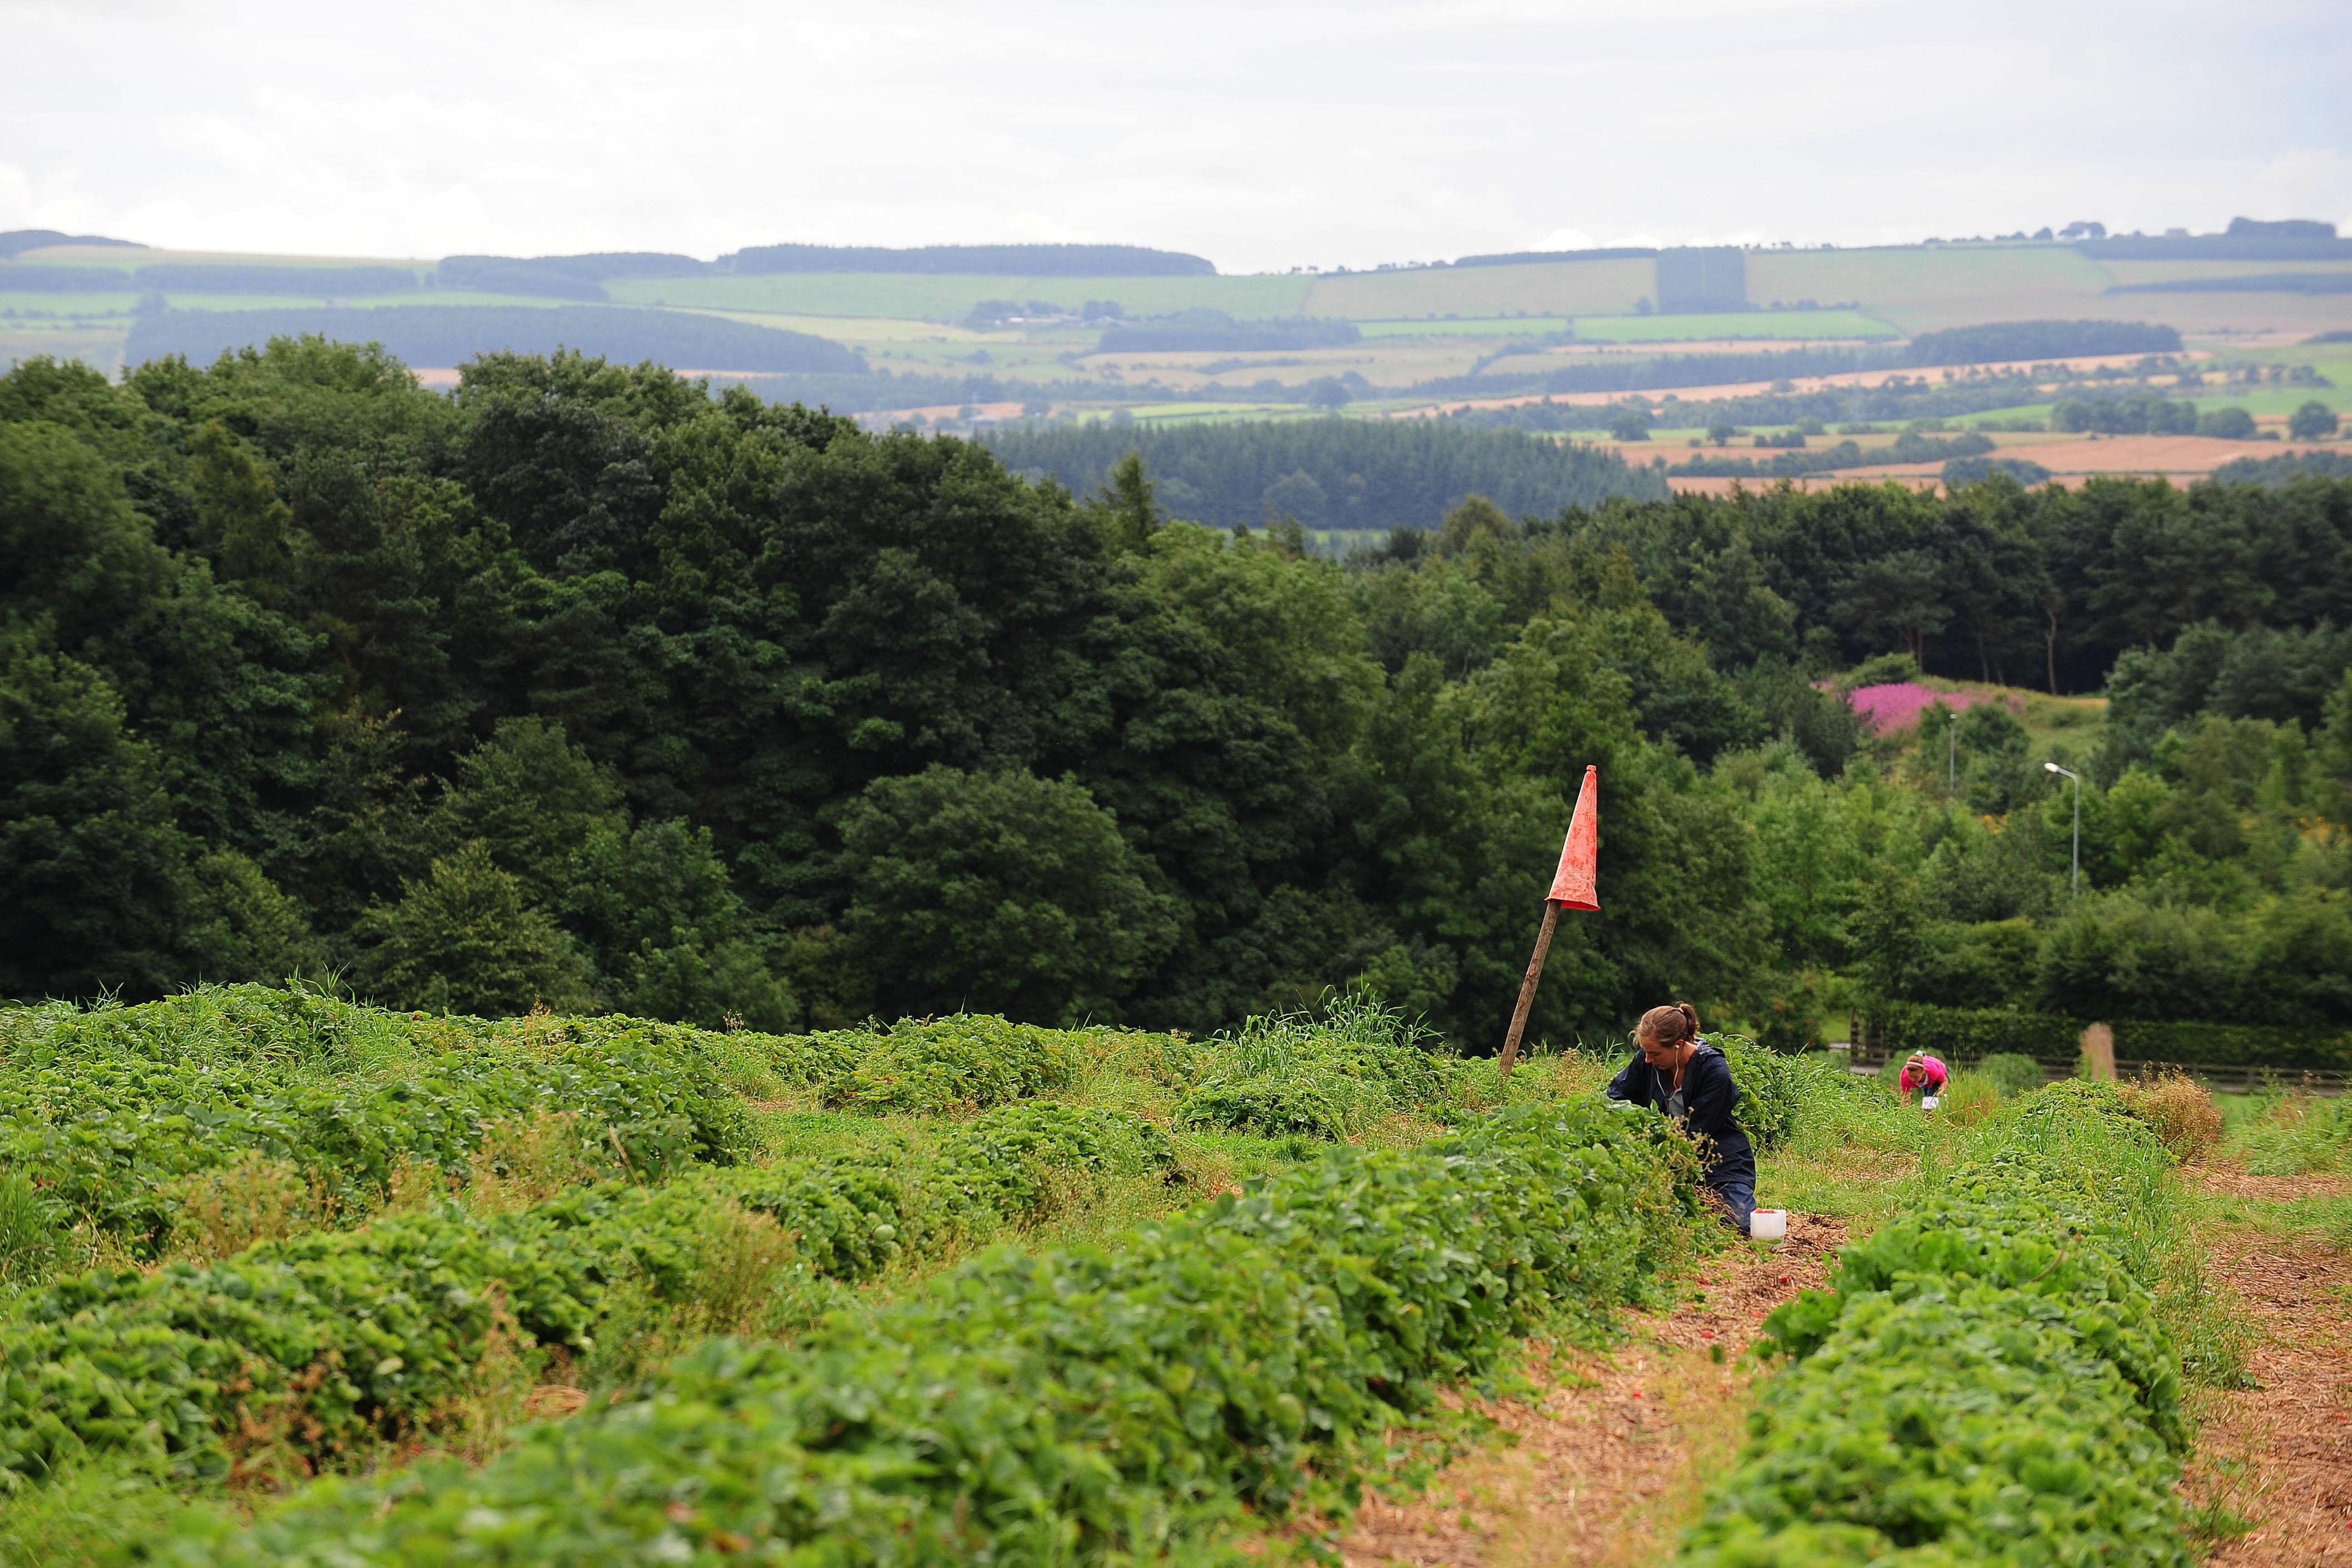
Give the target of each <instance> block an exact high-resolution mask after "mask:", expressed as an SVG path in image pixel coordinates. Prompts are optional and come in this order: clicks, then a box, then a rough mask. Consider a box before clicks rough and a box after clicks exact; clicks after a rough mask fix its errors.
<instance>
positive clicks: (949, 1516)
mask: <svg viewBox="0 0 2352 1568" xmlns="http://www.w3.org/2000/svg"><path fill="white" fill-rule="evenodd" d="M1695 1168H1696V1158H1695V1155H1694V1154H1693V1152H1692V1150H1691V1147H1690V1145H1688V1144H1687V1143H1686V1142H1685V1141H1684V1140H1683V1139H1681V1138H1680V1137H1679V1136H1678V1135H1677V1134H1673V1133H1672V1132H1671V1131H1670V1130H1668V1129H1667V1128H1666V1126H1665V1124H1664V1122H1663V1121H1662V1120H1661V1119H1659V1118H1657V1117H1654V1116H1640V1117H1628V1116H1620V1115H1612V1114H1611V1113H1609V1112H1608V1111H1606V1110H1605V1109H1602V1108H1601V1107H1600V1106H1598V1105H1595V1104H1592V1103H1584V1102H1579V1103H1549V1104H1526V1105H1515V1106H1511V1107H1508V1108H1507V1109H1505V1110H1502V1111H1500V1112H1497V1113H1494V1114H1493V1115H1492V1116H1491V1117H1488V1118H1486V1119H1485V1120H1483V1121H1481V1122H1479V1123H1477V1124H1474V1125H1473V1126H1471V1127H1469V1128H1468V1129H1467V1130H1465V1132H1463V1133H1461V1134H1458V1135H1456V1136H1454V1137H1450V1138H1447V1139H1445V1140H1443V1141H1441V1142H1438V1143H1434V1144H1431V1145H1423V1146H1421V1147H1418V1148H1413V1149H1408V1150H1385V1151H1366V1150H1363V1149H1360V1148H1356V1147H1346V1146H1343V1147H1340V1148H1336V1149H1334V1150H1332V1151H1331V1152H1330V1153H1329V1154H1328V1155H1324V1156H1322V1157H1321V1158H1319V1159H1318V1160H1317V1161H1315V1162H1314V1163H1312V1164H1309V1165H1307V1166H1301V1167H1298V1168H1297V1169H1295V1170H1292V1171H1289V1172H1286V1173H1283V1174H1281V1175H1278V1176H1273V1177H1270V1178H1265V1179H1263V1180H1260V1181H1256V1182H1254V1183H1253V1184H1252V1185H1251V1186H1250V1187H1249V1188H1248V1189H1247V1190H1246V1191H1244V1192H1242V1193H1240V1194H1238V1195H1235V1194H1228V1195H1226V1196H1223V1197H1220V1198H1218V1199H1216V1200H1215V1201H1214V1202H1213V1203H1211V1204H1209V1205H1207V1206H1205V1207H1201V1208H1198V1209H1195V1210H1193V1211H1191V1212H1190V1213H1187V1214H1185V1215H1183V1216H1181V1217H1179V1218H1175V1219H1172V1220H1170V1221H1167V1222H1163V1223H1160V1224H1155V1225H1148V1226H1145V1227H1142V1228H1139V1229H1138V1230H1136V1231H1134V1232H1132V1233H1130V1234H1129V1235H1128V1236H1127V1237H1125V1238H1123V1239H1121V1241H1120V1242H1119V1244H1118V1245H1117V1246H1115V1247H1111V1248H1097V1247H1077V1248H1072V1249H1064V1250H1051V1251H1045V1252H1029V1251H1023V1250H1019V1249H998V1250H996V1251H993V1252H992V1253H989V1254H985V1255H983V1256H982V1257H981V1258H979V1259H977V1260H973V1261H972V1262H971V1263H969V1264H967V1265H964V1266H962V1267H961V1268H959V1269H957V1270H952V1271H950V1273H949V1274H948V1275H946V1276H943V1277H942V1278H941V1279H940V1280H939V1281H935V1282H934V1284H933V1285H932V1286H931V1287H930V1288H928V1289H926V1290H924V1291H920V1292H919V1293H918V1294H917V1295H916V1296H914V1297H913V1298H911V1299H909V1300H908V1301H904V1302H901V1303H898V1304H897V1305H893V1306H889V1307H884V1308H878V1309H875V1310H872V1311H869V1312H863V1313H858V1314H854V1315H848V1316H844V1317H840V1318H836V1319H835V1320H833V1321H832V1322H830V1324H829V1325H828V1326H827V1327H826V1328H825V1329H824V1331H823V1332H821V1333H818V1334H817V1335H815V1336H814V1337H813V1338H812V1339H811V1340H810V1341H808V1342H806V1343H803V1344H801V1345H798V1346H795V1347H793V1348H789V1349H785V1348H779V1347H774V1346H750V1345H745V1344H742V1343H736V1342H732V1341H726V1340H719V1341H714V1342H711V1343H709V1344H707V1345H705V1346H704V1347H702V1348H701V1349H700V1350H699V1351H698V1352H697V1353H695V1354H693V1355H691V1356H690V1357H688V1359H687V1360H686V1361H685V1362H683V1363H682V1364H679V1365H677V1366H676V1367H674V1368H673V1369H672V1370H671V1371H670V1372H669V1373H668V1374H667V1375H665V1376H664V1377H662V1378H661V1379H659V1380H657V1381H656V1384H655V1385H653V1386H652V1387H651V1389H650V1390H649V1391H648V1392H647V1394H646V1396H644V1397H642V1398H639V1399H636V1400H634V1401H632V1402H629V1403H627V1404H624V1405H620V1406H614V1407H611V1408H608V1409H605V1410H602V1411H598V1412H595V1413H593V1414H590V1415H587V1416H582V1417H579V1418H575V1419H573V1420H570V1421H565V1422H560V1423H553V1424H550V1425H546V1426H542V1427H537V1428H534V1429H532V1430H530V1432H528V1433H527V1434H526V1435H525V1436H524V1437H523V1438H522V1440H521V1441H520V1443H518V1444H517V1445H516V1446H515V1447H513V1448H510V1449H509V1450H508V1451H506V1452H505V1453H503V1454H501V1455H500V1456H499V1457H498V1458H495V1459H493V1460H492V1461H491V1462H490V1463H489V1464H488V1465H487V1466H484V1467H480V1468H471V1467H467V1466H465V1465H463V1464H459V1463H456V1462H446V1463H436V1464H431V1465H426V1466H422V1467H418V1468H416V1469H413V1470H410V1471H408V1472H406V1473H404V1474H402V1475H399V1476H396V1477H392V1478H388V1479H382V1480H376V1481H369V1482H359V1481H328V1482H323V1483H320V1485H318V1486H317V1487H314V1488H313V1489H311V1490H309V1491H308V1492H306V1493H304V1494H301V1495H299V1496H298V1497H297V1498H296V1499H295V1500H292V1501H291V1502H290V1503H289V1504H288V1505H286V1506H284V1507H282V1508H280V1509H279V1510H278V1511H274V1512H271V1513H269V1514H267V1515H265V1516H263V1517H262V1518H261V1519H260V1520H259V1521H257V1522H256V1523H255V1524H254V1525H252V1526H251V1527H250V1528H236V1527H233V1526H232V1525H230V1524H229V1523H228V1522H227V1521H221V1520H219V1519H217V1518H215V1517H213V1516H210V1515H192V1516H190V1517H189V1518H188V1519H187V1520H185V1521H184V1522H183V1524H182V1525H181V1527H180V1528H179V1530H178V1531H177V1534H176V1537H175V1539H173V1540H172V1541H171V1542H166V1543H162V1544H161V1545H160V1546H159V1547H158V1548H157V1549H158V1550H160V1551H162V1552H165V1553H166V1554H167V1555H168V1556H169V1557H170V1558H171V1560H173V1561H174V1562H178V1563H186V1564H195V1563H224V1564H226V1563H320V1564H324V1563H336V1564H339V1565H344V1568H349V1565H352V1564H359V1563H459V1562H463V1563H482V1564H489V1563H508V1564H518V1565H520V1564H540V1563H549V1564H552V1563H589V1562H647V1563H652V1562H661V1563H685V1562H693V1561H707V1562H718V1561H721V1560H728V1561H754V1562H763V1563H826V1564H842V1565H846V1564H858V1563H877V1564H878V1563H893V1564H918V1563H923V1564H929V1563H938V1564H947V1563H958V1564H961V1563H975V1562H978V1563H991V1562H993V1563H1013V1562H1021V1563H1077V1562H1108V1561H1130V1560H1136V1559H1139V1558H1143V1557H1155V1558H1156V1557H1161V1556H1167V1555H1171V1554H1182V1553H1187V1552H1190V1551H1191V1550H1192V1548H1194V1547H1196V1546H1199V1545H1201V1544H1202V1543H1203V1542H1205V1541H1207V1540H1209V1539H1211V1538H1213V1534H1214V1532H1215V1531H1216V1529H1217V1527H1218V1525H1219V1523H1220V1521H1230V1520H1232V1519H1233V1518H1234V1517H1235V1516H1236V1515H1237V1514H1238V1513H1239V1512H1240V1511H1242V1510H1244V1508H1246V1509H1250V1510H1254V1511H1265V1512H1277V1513H1278V1512H1283V1511H1290V1510H1295V1509H1297V1508H1299V1507H1301V1506H1307V1507H1314V1508H1320V1509H1327V1510H1329V1511H1333V1512H1334V1513H1337V1514H1344V1513H1345V1512H1346V1511H1347V1510H1348V1508H1349V1506H1350V1504H1351V1502H1352V1500H1353V1499H1354V1497H1355V1495H1356V1488H1357V1485H1358V1482H1359V1479H1360V1476H1361V1474H1362V1472H1363V1470H1364V1469H1365V1467H1366V1466H1367V1465H1368V1464H1369V1463H1370V1462H1374V1461H1376V1460H1377V1459H1378V1458H1380V1456H1381V1434H1382V1433H1383V1431H1384V1430H1385V1429H1386V1428H1387V1427H1389V1426H1390V1425H1391V1423H1392V1422H1393V1421H1395V1420H1396V1419H1397V1418H1398V1417H1399V1416H1402V1415H1405V1414H1409V1413H1412V1412H1418V1411H1423V1410H1425V1409H1426V1408H1427V1407H1428V1406H1430V1405H1431V1403H1432V1401H1433V1395H1434V1391H1435V1390H1436V1388H1437V1387H1438V1386H1439V1385H1442V1384H1445V1383H1449V1382H1454V1381H1458V1380H1462V1379H1465V1378H1476V1377H1479V1376H1481V1375H1485V1374H1487V1373H1489V1372H1491V1371H1492V1369H1493V1368H1494V1367H1495V1365H1496V1362H1497V1360H1498V1358H1499V1357H1500V1356H1501V1355H1502V1354H1504V1352H1505V1349H1506V1347H1507V1345H1508V1344H1509V1343H1511V1342H1512V1341H1513V1340H1514V1338H1515V1337H1516V1336H1518V1335H1521V1334H1524V1333H1528V1332H1529V1331H1531V1330H1534V1329H1537V1328H1538V1327H1542V1326H1547V1325H1549V1326H1552V1327H1556V1328H1560V1329H1563V1330H1567V1331H1570V1332H1581V1333H1591V1332H1595V1331H1598V1330H1600V1329H1601V1326H1602V1325H1603V1324H1604V1323H1605V1322H1606V1320H1607V1317H1608V1314H1609V1313H1610V1312H1611V1311H1612V1309H1613V1308H1615V1307H1617V1306H1619V1305H1621V1304H1622V1303H1625V1302H1628V1301H1636V1300H1640V1299H1642V1298H1643V1296H1644V1294H1645V1292H1646V1291H1647V1290H1648V1289H1649V1287H1650V1282H1651V1281H1652V1280H1653V1279H1654V1275H1655V1272H1656V1270H1657V1269H1658V1268H1659V1266H1660V1265H1661V1263H1662V1262H1663V1261H1664V1260H1665V1258H1667V1257H1668V1256H1670V1255H1671V1254H1672V1253H1673V1252H1674V1250H1675V1249H1676V1248H1677V1247H1678V1246H1679V1245H1680V1244H1681V1235H1682V1228H1683V1227H1684V1226H1685V1225H1686V1224H1689V1223H1693V1222H1694V1221H1693V1220H1692V1216H1693V1214H1694V1212H1695V1203H1694V1200H1693V1198H1692V1196H1691V1193H1692V1188H1691V1179H1692V1176H1693V1175H1694V1173H1695Z"/></svg>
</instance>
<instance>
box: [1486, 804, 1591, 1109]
mask: <svg viewBox="0 0 2352 1568" xmlns="http://www.w3.org/2000/svg"><path fill="white" fill-rule="evenodd" d="M1600 784H1601V769H1600V768H1594V767H1591V766H1588V767H1587V768H1585V769H1584V787H1583V788H1582V789H1579V790H1578V791H1577V792H1576V810H1575V811H1574V812H1573V813H1572V814H1571V815H1570V817H1569V819H1568V839H1567V841H1565V842H1564V843H1562V844H1561V845H1560V846H1559V870H1558V871H1557V872H1555V873H1552V879H1551V891H1550V892H1549V893H1548V894H1544V917H1543V929H1541V930H1540V931H1538V932H1537V933H1536V951H1535V956H1534V957H1532V958H1529V959H1528V977H1527V979H1526V980H1525V981H1523V982H1521V984H1520V986H1519V1005H1518V1006H1517V1008H1515V1009H1512V1012H1511V1030H1510V1032H1509V1033H1508V1034H1507V1035H1505V1036H1504V1037H1503V1061H1502V1071H1504V1072H1505V1073H1506V1074H1507V1073H1508V1072H1509V1071H1511V1067H1512V1064H1513V1063H1515V1062H1516V1061H1518V1059H1519V1037H1520V1036H1521V1035H1523V1034H1525V1033H1526V1032H1527V1028H1528V1009H1529V1008H1532V1007H1533V1006H1535V1002H1536V982H1537V981H1538V980H1540V979H1542V978H1543V967H1544V958H1545V956H1546V955H1548V954H1549V953H1550V952H1551V934H1552V928H1553V927H1554V926H1556V925H1559V912H1560V911H1561V910H1563V909H1590V910H1596V911H1597V910H1599V909H1600V907H1601V894H1600V890H1599V889H1598V887H1597V886H1596V885H1595V883H1594V877H1595V868H1596V862H1597V861H1598V858H1599V854H1598V852H1599V850H1600V847H1601V791H1600Z"/></svg>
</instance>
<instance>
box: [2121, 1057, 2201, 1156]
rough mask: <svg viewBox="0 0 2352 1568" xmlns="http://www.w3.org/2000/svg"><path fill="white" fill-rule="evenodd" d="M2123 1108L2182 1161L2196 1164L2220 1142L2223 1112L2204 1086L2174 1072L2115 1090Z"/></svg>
mask: <svg viewBox="0 0 2352 1568" xmlns="http://www.w3.org/2000/svg"><path fill="white" fill-rule="evenodd" d="M2116 1092H2117V1094H2118V1095H2119V1096H2120V1097H2121V1098H2122V1100H2123V1103H2124V1108H2125V1109H2126V1110H2127V1111H2129V1112H2130V1113H2132V1114H2133V1115H2135V1116H2137V1117H2138V1118H2139V1119H2140V1120H2141V1121H2143V1122H2146V1123H2147V1124H2148V1125H2149V1126H2151V1127H2154V1128H2155V1129H2156V1133H2157V1136H2158V1137H2160V1138H2162V1139H2163V1140H2164V1146H2165V1147H2166V1148H2168V1149H2170V1150H2171V1151H2172V1153H2173V1156H2174V1157H2175V1158H2176V1159H2180V1160H2184V1161H2186V1160H2193V1159H2196V1158H2198V1157H2199V1156H2200V1155H2203V1154H2205V1153H2206V1152H2207V1151H2208V1150H2210V1149H2211V1148H2212V1147H2213V1146H2214V1145H2217V1144H2219V1143H2220V1142H2221V1107H2220V1106H2218V1105H2216V1104H2214V1103H2213V1096H2212V1094H2211V1093H2210V1092H2208V1091H2207V1090H2206V1088H2205V1086H2204V1085H2203V1084H2201V1083H2200V1082H2197V1080H2195V1079H2194V1078H2191V1077H2189V1074H2187V1073H2186V1072H2183V1071H2179V1069H2177V1068H2176V1069H2174V1070H2173V1071H2168V1072H2164V1073H2159V1074H2158V1075H2157V1076H2156V1077H2154V1078H2150V1079H2148V1080H2147V1081H2146V1082H2140V1083H2126V1084H2122V1085H2120V1086H2119V1087H2118V1088H2117V1090H2116Z"/></svg>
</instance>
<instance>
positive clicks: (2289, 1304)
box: [2184, 1173, 2352, 1568]
mask: <svg viewBox="0 0 2352 1568" xmlns="http://www.w3.org/2000/svg"><path fill="white" fill-rule="evenodd" d="M2216 1176H2221V1177H2222V1178H2223V1179H2231V1178H2232V1177H2233V1179H2234V1181H2235V1182H2263V1181H2266V1180H2267V1181H2270V1182H2274V1183H2279V1184H2289V1183H2295V1182H2302V1181H2309V1180H2312V1179H2315V1178H2308V1177H2271V1178H2264V1177H2260V1176H2243V1175H2242V1174H2236V1173H2208V1175H2207V1177H2206V1180H2207V1182H2208V1185H2211V1183H2212V1181H2213V1180H2214V1179H2215V1177H2216ZM2330 1179H2333V1180H2336V1181H2337V1182H2339V1183H2340V1182H2341V1181H2342V1180H2343V1178H2342V1177H2335V1178H2330ZM2224 1190H2230V1191H2232V1192H2233V1193H2234V1192H2235V1191H2236V1188H2235V1186H2231V1187H2230V1188H2226V1189H2224ZM2330 1190H2331V1191H2333V1192H2340V1191H2342V1188H2341V1187H2340V1186H2338V1187H2336V1188H2334V1189H2330ZM2242 1196H2261V1197H2288V1196H2307V1195H2306V1194H2304V1193H2281V1192H2276V1191H2271V1190H2263V1191H2261V1192H2260V1193H2259V1194H2257V1193H2254V1192H2251V1191H2249V1192H2247V1193H2245V1194H2242ZM2212 1272H2213V1276H2214V1278H2215V1280H2216V1281H2217V1282H2218V1283H2220V1284H2221V1285H2222V1286H2224V1287H2225V1288H2226V1289H2228V1290H2229V1291H2231V1292H2233V1293H2234V1294H2235V1295H2236V1297H2237V1298H2238V1300H2239V1301H2242V1303H2243V1305H2244V1310H2245V1312H2246V1315H2247V1317H2248V1320H2249V1321H2250V1323H2251V1326H2252V1327H2253V1328H2254V1329H2255V1331H2256V1332H2257V1334H2258V1335H2259V1339H2258V1342H2257V1343H2256V1345H2255V1347H2254V1350H2253V1354H2252V1365H2251V1367H2250V1370H2251V1371H2252V1375H2253V1377H2254V1381H2255V1382H2256V1383H2258V1384H2259V1385H2260V1386H2259V1387H2257V1388H2250V1389H2243V1390H2237V1391H2231V1392H2228V1393H2210V1394H2208V1395H2206V1396H2204V1398H2203V1399H2202V1400H2201V1401H2200V1405H2201V1408H2200V1415H2201V1416H2202V1417H2203V1427H2202V1430H2201V1431H2200V1434H2199V1439H2198V1453H2197V1455H2196V1458H2194V1459H2193V1460H2192V1461H2191V1463H2190V1465H2189V1476H2188V1479H2187V1480H2186V1482H2185V1483H2184V1490H2186V1491H2187V1493H2188V1494H2189V1498H2190V1499H2191V1500H2192V1501H2195V1502H2198V1503H2218V1504H2220V1505H2221V1506H2222V1507H2224V1508H2226V1509H2228V1510H2229V1511H2231V1512H2233V1513H2235V1514H2237V1515H2239V1516H2241V1517H2242V1518H2245V1519H2250V1520H2252V1521H2254V1527H2253V1529H2252V1531H2249V1532H2248V1533H2246V1534H2245V1535H2243V1536H2242V1537H2240V1538H2239V1539H2238V1540H2236V1541H2233V1542H2228V1543H2226V1544H2224V1545H2223V1546H2222V1547H2221V1549H2220V1550H2219V1551H2217V1552H2215V1553H2214V1554H2213V1555H2212V1557H2210V1559H2208V1563H2209V1565H2210V1568H2254V1565H2255V1564H2263V1565H2264V1568H2269V1565H2272V1564H2279V1565H2284V1568H2315V1565H2319V1564H2328V1565H2336V1564H2352V1258H2347V1256H2346V1255H2345V1254H2344V1253H2342V1252H2340V1251H2338V1250H2336V1249H2333V1248H2330V1247H2326V1246H2324V1245H2320V1244H2317V1243H2313V1242H2305V1241H2296V1240H2290V1239H2283V1238H2279V1237H2275V1236H2263V1235H2259V1234H2256V1233H2253V1232H2249V1231H2230V1232H2225V1233H2223V1234H2222V1235H2221V1237H2219V1238H2218V1239H2216V1241H2215V1243H2214V1247H2213V1254H2212Z"/></svg>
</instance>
